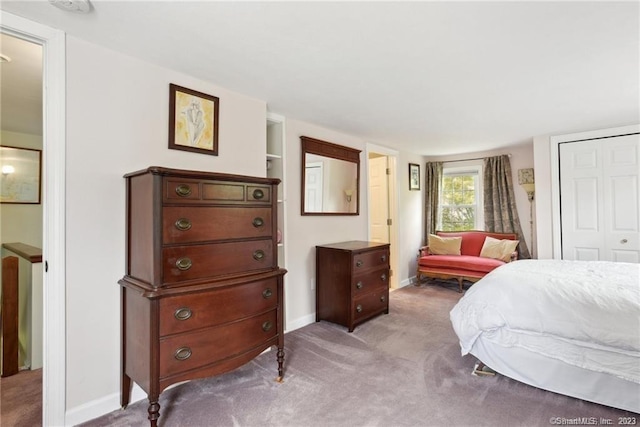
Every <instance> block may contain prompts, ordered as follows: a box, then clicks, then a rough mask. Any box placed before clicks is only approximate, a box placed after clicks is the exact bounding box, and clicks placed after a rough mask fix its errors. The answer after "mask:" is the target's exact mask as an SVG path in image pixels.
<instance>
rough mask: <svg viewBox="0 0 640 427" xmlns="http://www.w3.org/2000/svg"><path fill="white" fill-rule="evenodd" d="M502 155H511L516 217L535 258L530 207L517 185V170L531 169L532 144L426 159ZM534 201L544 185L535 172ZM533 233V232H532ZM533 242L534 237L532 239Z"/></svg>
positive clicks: (524, 193)
mask: <svg viewBox="0 0 640 427" xmlns="http://www.w3.org/2000/svg"><path fill="white" fill-rule="evenodd" d="M503 154H511V158H510V159H509V162H510V163H511V174H512V176H511V178H512V181H513V187H514V188H513V191H514V193H515V196H516V208H517V210H518V217H519V219H520V225H521V226H522V232H523V233H524V238H525V241H526V243H527V246H528V247H529V251H530V252H531V253H532V254H533V255H535V257H537V255H536V254H537V253H538V252H537V250H536V242H535V241H534V242H533V245H532V244H531V225H530V223H529V212H530V205H529V199H528V198H527V193H526V191H524V189H523V188H522V187H521V186H520V185H519V184H518V169H528V168H532V167H533V164H534V162H533V143H530V144H524V145H518V146H513V147H509V148H508V149H502V150H492V151H482V152H475V153H466V154H461V155H455V156H440V157H427V161H443V162H446V161H453V160H461V159H471V158H480V157H492V156H500V155H503ZM535 179H536V199H537V197H538V189H539V188H540V187H541V186H542V185H544V184H543V182H544V181H541V182H538V176H537V171H536V176H535ZM533 216H534V229H535V227H536V224H535V204H534V214H533ZM534 231H535V230H534ZM534 240H535V237H534Z"/></svg>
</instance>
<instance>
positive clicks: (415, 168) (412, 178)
mask: <svg viewBox="0 0 640 427" xmlns="http://www.w3.org/2000/svg"><path fill="white" fill-rule="evenodd" d="M409 190H420V165H418V164H415V163H409Z"/></svg>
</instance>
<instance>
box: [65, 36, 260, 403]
mask: <svg viewBox="0 0 640 427" xmlns="http://www.w3.org/2000/svg"><path fill="white" fill-rule="evenodd" d="M214 77H215V76H212V78H214ZM169 83H175V84H178V85H180V86H184V87H187V88H190V89H194V90H197V91H200V92H204V93H207V94H211V95H215V96H217V97H219V98H220V134H219V156H217V157H216V156H208V155H203V154H196V153H190V152H186V151H177V150H169V149H167V145H168V114H169V113H168V103H169ZM265 141H266V103H265V102H264V101H261V100H257V99H252V98H249V97H246V96H243V95H240V94H237V93H233V92H230V91H228V90H226V89H223V88H221V87H217V86H215V85H213V84H211V83H208V82H204V81H201V80H197V79H195V78H192V77H190V76H187V75H184V74H180V73H178V72H175V71H171V70H168V69H165V68H161V67H157V66H154V65H151V64H149V63H145V62H142V61H139V60H137V59H134V58H131V57H128V56H124V55H122V54H119V53H116V52H114V51H111V50H107V49H104V48H102V47H99V46H97V45H93V44H89V43H87V42H84V41H81V40H79V39H76V38H74V37H71V36H68V38H67V154H66V156H67V201H66V215H67V217H66V223H67V236H66V238H67V254H66V256H67V283H66V286H67V288H66V290H67V344H66V345H67V367H68V369H67V410H68V411H69V410H77V409H78V408H81V406H82V405H84V404H88V403H89V402H93V401H96V400H100V399H105V398H107V397H108V396H111V397H113V399H112V400H113V404H114V405H115V404H116V402H117V393H118V390H119V383H120V374H119V369H120V354H119V351H120V350H119V349H120V301H119V286H118V283H117V282H118V280H119V279H120V278H122V276H123V275H124V272H125V270H124V268H125V258H124V257H125V253H124V252H125V251H124V249H125V181H124V179H123V178H122V176H123V175H124V174H125V173H128V172H132V171H135V170H139V169H143V168H146V167H148V166H152V165H157V166H165V167H171V168H184V169H194V170H203V171H217V172H225V173H234V174H243V175H254V176H265V174H266V170H265V160H264V159H265V152H266V147H265ZM107 406H109V403H107ZM116 407H117V406H113V407H111V408H110V409H109V410H112V409H115V408H116ZM85 409H86V408H85ZM89 413H90V409H88V410H87V412H85V414H89ZM97 415H100V414H96V415H95V416H97Z"/></svg>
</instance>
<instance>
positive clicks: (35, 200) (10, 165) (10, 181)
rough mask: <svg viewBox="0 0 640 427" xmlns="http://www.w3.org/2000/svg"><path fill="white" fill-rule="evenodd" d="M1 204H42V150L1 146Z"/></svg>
mask: <svg viewBox="0 0 640 427" xmlns="http://www.w3.org/2000/svg"><path fill="white" fill-rule="evenodd" d="M0 170H1V171H2V175H0V203H21V204H34V205H37V204H39V203H40V187H41V183H42V178H41V176H42V150H35V149H31V148H19V147H8V146H0Z"/></svg>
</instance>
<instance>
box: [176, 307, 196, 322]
mask: <svg viewBox="0 0 640 427" xmlns="http://www.w3.org/2000/svg"><path fill="white" fill-rule="evenodd" d="M192 314H193V313H192V312H191V309H190V308H189V307H182V308H179V309H177V310H176V312H175V313H173V317H175V318H176V319H177V320H187V319H188V318H190V317H191V315H192Z"/></svg>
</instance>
